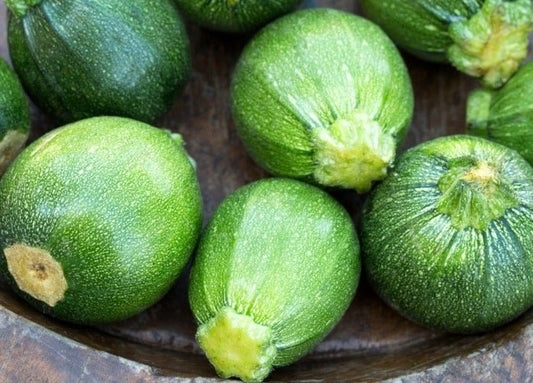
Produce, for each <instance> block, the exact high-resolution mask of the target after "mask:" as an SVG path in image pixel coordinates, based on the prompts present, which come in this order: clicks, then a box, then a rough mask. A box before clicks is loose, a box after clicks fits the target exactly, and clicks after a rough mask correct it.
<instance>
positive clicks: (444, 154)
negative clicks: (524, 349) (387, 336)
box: [361, 136, 533, 333]
mask: <svg viewBox="0 0 533 383" xmlns="http://www.w3.org/2000/svg"><path fill="white" fill-rule="evenodd" d="M532 232H533V168H531V166H530V165H529V164H528V163H527V162H526V161H525V160H524V159H523V158H522V157H521V156H519V155H518V153H516V152H515V151H514V150H511V149H508V148H506V147H504V146H502V145H499V144H496V143H493V142H491V141H488V140H485V139H483V138H478V137H473V136H448V137H442V138H439V139H435V140H432V141H428V142H425V143H423V144H420V145H419V146H417V147H415V148H412V149H410V150H409V151H407V152H406V153H405V154H404V155H402V156H401V157H400V158H399V159H398V162H397V163H396V165H395V168H394V171H393V172H391V174H390V176H389V177H387V178H386V179H385V180H384V181H383V183H381V184H380V185H378V186H377V187H376V188H375V189H374V191H373V192H372V193H371V195H370V196H369V199H368V201H367V204H366V207H365V210H364V212H363V219H362V232H361V237H362V249H363V254H364V257H363V259H364V267H365V270H366V273H367V275H368V279H369V280H370V282H371V284H372V285H373V286H374V288H375V289H376V291H377V293H378V294H379V295H380V296H381V297H382V298H384V300H385V301H386V302H388V303H389V304H390V305H391V306H392V307H394V308H395V309H397V310H399V311H400V312H401V313H402V314H404V315H405V316H407V317H408V318H411V319H412V320H414V321H416V322H418V323H420V324H422V325H425V326H428V327H432V328H436V329H439V330H444V331H449V332H457V333H471V332H480V331H486V330H489V329H492V328H494V327H496V326H499V325H502V324H504V323H506V322H508V321H510V320H511V319H513V318H515V317H517V316H518V315H520V314H521V313H523V312H524V311H525V310H527V309H528V308H530V307H531V305H532V304H533V236H532V235H531V233H532Z"/></svg>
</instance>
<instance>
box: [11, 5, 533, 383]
mask: <svg viewBox="0 0 533 383" xmlns="http://www.w3.org/2000/svg"><path fill="white" fill-rule="evenodd" d="M306 5H307V6H331V7H334V8H337V9H343V10H346V11H351V12H356V13H358V12H359V8H358V6H357V3H356V2H353V1H349V0H319V1H307V2H306ZM5 22H6V15H5V6H4V5H3V3H0V55H1V56H2V57H4V58H8V49H7V42H6V26H5ZM188 31H189V35H190V39H191V48H192V52H193V68H194V70H193V74H192V77H191V80H190V82H189V84H188V85H187V87H186V89H185V92H184V94H183V95H182V96H180V97H179V98H178V99H177V100H176V103H175V105H174V107H173V108H172V110H171V111H170V112H169V113H167V114H166V115H165V116H163V117H162V118H161V119H160V120H159V121H158V123H157V126H159V127H164V128H167V129H171V130H173V131H176V132H179V133H181V134H182V135H183V137H184V139H185V141H186V143H187V150H188V151H189V153H190V154H191V156H192V157H193V158H195V160H196V161H197V165H198V176H199V179H200V185H201V188H202V193H203V199H204V213H205V220H207V219H208V218H209V217H210V215H211V214H212V212H213V211H214V209H215V208H216V206H218V204H219V203H220V202H221V201H222V199H223V198H224V197H225V196H227V195H228V194H230V193H231V192H232V191H233V190H235V189H236V188H238V187H239V186H242V185H244V184H247V183H249V182H251V181H253V180H257V179H260V178H262V177H266V176H268V175H267V174H266V173H265V172H264V171H263V170H261V169H260V168H259V167H258V166H256V165H255V164H254V163H253V161H252V160H251V159H250V158H249V157H248V156H247V154H246V152H245V150H244V148H243V146H242V144H241V143H240V141H239V139H238V137H237V135H236V132H235V129H234V125H233V121H232V119H231V113H230V109H229V103H228V100H229V90H228V88H229V83H230V79H231V74H232V71H233V67H234V65H235V63H236V61H237V59H238V56H239V54H240V52H241V50H242V48H243V47H244V45H245V44H246V42H247V40H248V39H249V37H250V36H233V35H223V34H217V33H212V32H208V31H205V30H202V29H199V28H197V27H194V26H191V25H189V26H188ZM405 60H406V63H407V65H408V68H409V71H410V75H411V78H412V81H413V87H414V90H415V99H416V108H415V116H414V119H413V122H412V127H411V130H410V133H409V135H408V138H407V140H406V143H405V147H410V146H412V145H415V144H416V143H419V142H422V141H424V140H427V139H431V138H434V137H438V136H442V135H447V134H455V133H462V132H463V131H464V119H465V100H466V95H467V94H468V92H469V91H470V90H471V89H473V88H474V87H475V86H476V82H475V81H474V80H472V79H470V78H467V77H466V76H463V75H462V74H460V73H458V72H457V71H455V70H454V69H453V68H450V67H449V66H445V65H434V64H427V63H424V62H421V61H419V60H417V59H414V58H412V57H409V56H405ZM32 118H33V125H32V134H31V140H33V139H35V138H37V137H39V136H40V135H42V134H43V133H44V132H46V131H48V130H50V129H52V128H54V127H56V126H57V124H56V123H55V122H54V121H53V120H52V119H50V118H48V117H47V116H44V115H43V114H42V113H41V112H40V111H39V110H38V109H37V108H36V107H35V106H33V105H32ZM334 196H335V197H337V198H338V199H339V200H340V201H341V202H342V203H343V204H344V205H345V206H346V207H347V209H348V210H349V211H350V213H351V214H352V216H353V217H354V219H355V220H357V216H358V211H359V209H360V205H361V203H362V198H361V197H358V196H356V195H355V194H354V193H351V192H344V191H343V192H335V193H334ZM186 278H187V276H186V273H185V274H184V276H183V277H182V278H181V279H180V280H179V281H178V282H177V283H176V285H175V287H174V288H173V289H172V290H171V291H170V292H169V293H168V294H167V296H165V297H164V299H162V300H161V301H160V302H159V303H158V304H156V305H155V306H153V307H152V308H150V309H149V310H147V311H146V312H144V313H142V314H140V315H138V316H136V317H134V318H131V319H129V320H127V321H124V322H121V323H116V324H113V325H108V326H103V327H99V328H88V327H79V326H73V325H70V324H66V323H61V322H58V321H54V320H52V319H50V318H47V317H45V316H43V315H41V314H39V313H37V312H35V311H33V310H32V309H31V308H29V307H28V306H26V305H25V304H24V303H23V302H22V301H21V300H20V299H18V298H17V297H16V296H14V295H13V294H12V293H11V292H10V291H9V290H8V289H7V287H6V286H5V285H3V284H1V283H0V382H29V381H35V382H73V381H76V382H96V381H112V382H115V381H116V382H167V381H172V382H214V381H220V380H218V379H216V377H215V374H214V372H213V370H212V369H211V367H210V366H209V364H208V362H207V361H206V360H205V358H204V357H203V355H202V354H201V352H200V350H199V348H198V346H197V344H196V342H195V341H194V331H195V323H194V320H193V318H192V315H191V313H190V310H189V307H188V303H187V296H186V280H187V279H186ZM531 361H533V312H532V311H529V312H528V313H526V314H525V315H523V316H522V317H520V318H519V319H518V320H516V321H514V322H513V323H511V324H509V325H507V326H505V327H503V328H501V329H498V330H496V331H493V332H491V333H488V334H485V335H479V336H466V337H465V336H462V337H459V336H450V335H446V334H441V333H437V332H433V331H429V330H426V329H423V328H420V327H418V326H416V325H414V324H412V323H411V322H409V321H407V320H406V319H404V318H402V317H400V316H399V315H398V314H396V313H395V312H394V311H392V310H391V309H390V308H388V307H387V306H386V305H384V304H383V303H382V302H381V301H380V300H379V299H378V298H377V297H376V296H375V295H374V294H373V292H372V291H371V290H370V288H369V287H368V286H367V284H366V283H365V281H364V280H363V281H362V282H361V285H360V288H359V290H358V293H357V296H356V298H355V300H354V302H353V304H352V305H351V307H350V309H349V310H348V312H347V313H346V315H345V316H344V318H343V320H342V321H341V323H340V324H339V325H338V326H337V327H336V328H335V329H334V331H333V332H332V333H331V334H330V335H329V336H328V337H327V338H326V339H325V340H324V341H323V342H322V343H320V344H319V345H318V346H317V347H316V349H315V350H314V351H313V352H312V353H311V354H310V355H308V356H307V357H305V358H304V359H303V360H301V361H300V362H298V363H296V364H295V365H293V366H290V367H286V368H281V369H279V370H277V371H275V372H274V373H273V374H272V376H271V377H270V378H269V379H268V381H273V382H275V381H284V382H286V381H294V382H303V381H306V382H310V381H313V382H333V381H339V382H345V381H350V382H355V381H381V380H383V381H386V380H389V379H390V380H395V379H399V380H400V381H405V382H428V381H442V382H486V381H516V382H527V381H532V379H533V378H532V377H533V362H531Z"/></svg>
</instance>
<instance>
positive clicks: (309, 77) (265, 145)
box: [231, 9, 413, 192]
mask: <svg viewBox="0 0 533 383" xmlns="http://www.w3.org/2000/svg"><path fill="white" fill-rule="evenodd" d="M231 96H232V103H233V116H234V120H235V123H236V126H237V130H238V133H239V135H240V137H241V139H242V141H243V143H244V145H245V147H246V148H247V150H248V152H249V153H250V155H251V156H252V157H253V158H254V159H255V160H256V161H257V162H258V163H259V164H260V165H261V166H262V167H264V168H265V169H266V170H268V171H269V172H271V173H272V174H274V175H278V176H285V177H292V178H297V179H300V180H305V181H309V182H313V183H316V184H318V185H323V186H332V187H342V188H353V189H355V190H357V191H358V192H366V191H368V190H369V189H370V188H371V186H372V182H374V181H377V180H381V179H383V178H384V177H385V176H386V174H387V169H388V167H389V165H390V164H391V163H392V162H393V160H394V157H395V154H396V150H397V148H398V146H399V145H400V143H401V142H402V140H403V138H404V137H405V134H406V131H407V128H408V126H409V123H410V120H411V117H412V112H413V94H412V89H411V83H410V80H409V76H408V73H407V70H406V68H405V65H404V63H403V61H402V59H401V57H400V55H399V53H398V51H397V50H396V48H395V47H394V45H393V44H392V42H391V41H390V40H389V39H388V38H387V36H386V35H385V34H384V33H383V32H382V31H381V30H380V29H379V28H378V27H377V26H376V25H374V24H372V23H370V22H369V21H367V20H365V19H363V18H360V17H358V16H355V15H352V14H349V13H346V12H342V11H338V10H333V9H306V10H302V11H298V12H294V13H292V14H290V15H287V16H284V17H283V18H281V19H278V20H276V21H274V22H273V23H271V24H270V25H268V26H267V27H265V28H264V29H263V30H262V31H261V32H259V34H258V35H256V36H255V37H254V38H253V39H252V40H251V41H250V42H249V44H248V45H247V47H246V48H245V50H244V52H243V54H242V56H241V58H240V59H239V62H238V64H237V68H236V69H235V73H234V77H233V81H232V89H231Z"/></svg>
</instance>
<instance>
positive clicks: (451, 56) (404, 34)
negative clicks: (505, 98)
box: [361, 0, 533, 88]
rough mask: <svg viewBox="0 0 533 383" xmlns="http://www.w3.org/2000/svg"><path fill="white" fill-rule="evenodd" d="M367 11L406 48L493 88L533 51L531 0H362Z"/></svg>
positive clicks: (366, 13)
mask: <svg viewBox="0 0 533 383" xmlns="http://www.w3.org/2000/svg"><path fill="white" fill-rule="evenodd" d="M361 5H362V7H363V11H364V13H365V15H366V16H367V17H368V18H369V19H371V20H372V21H374V22H376V23H377V24H379V25H380V26H381V27H382V28H383V29H384V30H385V32H387V34H388V35H389V36H390V37H391V38H392V39H393V40H394V41H395V42H396V43H397V44H398V45H399V46H400V47H402V48H403V49H405V50H406V51H408V52H410V53H412V54H414V55H415V56H418V57H420V58H423V59H426V60H431V61H442V62H446V61H447V62H450V63H451V64H452V65H454V66H455V67H456V68H457V69H459V70H460V71H462V72H464V73H466V74H468V75H470V76H474V77H478V78H480V80H481V82H482V83H483V84H484V85H485V86H487V87H491V88H498V87H500V86H501V85H503V84H504V83H505V82H506V81H507V80H508V79H509V78H510V77H511V76H512V75H513V73H514V72H516V70H517V69H518V67H519V65H520V63H521V62H522V60H524V58H525V57H526V56H527V51H528V34H529V32H531V30H532V29H533V5H532V2H531V0H418V1H405V0H391V1H383V0H361Z"/></svg>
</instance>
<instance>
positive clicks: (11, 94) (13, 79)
mask: <svg viewBox="0 0 533 383" xmlns="http://www.w3.org/2000/svg"><path fill="white" fill-rule="evenodd" d="M29 131H30V110H29V106H28V101H27V100H26V95H25V94H24V90H23V89H22V85H21V84H20V82H19V80H18V78H17V76H16V74H15V73H14V72H13V71H12V70H11V68H10V67H9V65H8V64H7V63H6V62H5V61H4V59H2V58H0V174H1V173H3V172H4V171H5V169H6V168H7V166H8V165H9V164H10V163H11V161H12V160H13V159H14V158H15V156H16V155H17V154H18V153H19V152H20V151H21V150H22V148H23V146H24V144H25V142H26V140H27V138H28V134H29Z"/></svg>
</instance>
